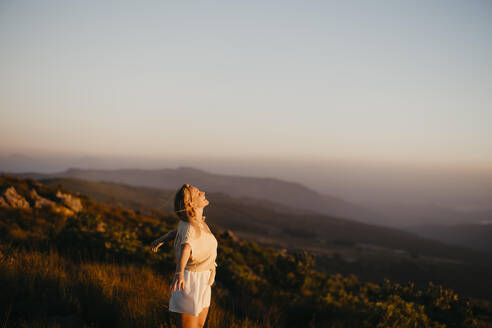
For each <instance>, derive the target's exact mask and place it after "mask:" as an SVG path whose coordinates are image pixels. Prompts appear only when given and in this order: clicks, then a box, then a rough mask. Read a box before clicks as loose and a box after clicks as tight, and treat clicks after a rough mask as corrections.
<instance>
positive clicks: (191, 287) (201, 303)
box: [169, 270, 212, 316]
mask: <svg viewBox="0 0 492 328" xmlns="http://www.w3.org/2000/svg"><path fill="white" fill-rule="evenodd" d="M210 274H211V271H210V270H207V271H200V272H194V271H188V270H184V290H183V289H181V290H175V291H172V292H171V298H170V299H169V311H171V312H178V313H186V314H189V315H194V316H198V314H199V313H200V312H202V310H203V308H205V307H208V306H210V297H211V294H212V288H211V287H210V285H209V284H208V279H209V278H210Z"/></svg>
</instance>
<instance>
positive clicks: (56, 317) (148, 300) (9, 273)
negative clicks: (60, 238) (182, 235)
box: [0, 249, 280, 328]
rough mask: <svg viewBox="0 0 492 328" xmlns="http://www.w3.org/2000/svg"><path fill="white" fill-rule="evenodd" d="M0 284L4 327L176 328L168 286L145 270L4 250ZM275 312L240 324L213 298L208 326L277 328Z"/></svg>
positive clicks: (0, 307)
mask: <svg viewBox="0 0 492 328" xmlns="http://www.w3.org/2000/svg"><path fill="white" fill-rule="evenodd" d="M0 280H1V281H3V282H6V285H7V290H6V292H2V295H1V296H0V300H1V304H2V305H0V313H1V315H2V317H1V321H0V324H1V325H2V326H5V327H11V324H13V325H14V326H18V327H51V328H54V327H63V326H73V327H102V326H117V327H162V328H164V327H171V328H173V327H176V324H175V321H174V318H173V317H172V316H171V315H170V312H169V311H168V303H169V297H170V291H169V280H168V278H167V277H165V276H162V275H160V274H159V273H156V272H154V271H153V270H152V269H151V268H149V267H146V266H142V267H139V266H137V265H135V264H129V265H123V264H118V263H98V262H80V263H77V262H73V261H70V260H68V259H66V258H64V257H62V256H61V255H59V254H58V253H57V252H54V251H51V252H49V253H47V254H44V253H41V252H37V251H31V252H29V251H20V250H11V251H5V249H3V251H2V250H0ZM213 293H215V287H214V289H213ZM213 296H215V295H213ZM33 309H36V310H34V311H33ZM274 309H275V308H272V310H270V311H267V313H265V315H264V317H263V318H262V319H259V320H255V321H254V320H252V319H249V318H245V319H240V318H237V317H236V316H235V315H234V311H230V310H228V309H226V310H225V309H223V308H222V307H221V306H220V305H218V303H217V301H216V300H215V299H214V298H213V299H212V303H211V306H210V310H209V315H208V320H207V325H208V327H224V328H225V327H228V328H239V327H241V328H243V327H244V328H259V327H267V328H268V327H274V326H275V325H272V324H271V322H275V321H276V320H275V318H279V317H280V313H278V312H275V310H274Z"/></svg>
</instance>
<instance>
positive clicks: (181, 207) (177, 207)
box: [174, 183, 200, 236]
mask: <svg viewBox="0 0 492 328" xmlns="http://www.w3.org/2000/svg"><path fill="white" fill-rule="evenodd" d="M190 187H191V186H190V185H189V184H187V183H186V184H184V185H183V186H182V187H181V188H180V189H179V190H178V191H177V192H176V195H175V196H174V211H175V212H176V215H178V217H179V219H180V220H182V221H185V222H188V223H189V224H190V225H191V226H193V227H194V228H195V231H196V233H197V236H199V235H200V225H199V224H200V222H198V220H197V219H196V214H195V209H194V208H193V207H192V206H191V203H192V201H193V199H192V196H191V190H190Z"/></svg>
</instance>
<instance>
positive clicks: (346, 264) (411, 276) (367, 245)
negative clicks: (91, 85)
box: [42, 179, 492, 298]
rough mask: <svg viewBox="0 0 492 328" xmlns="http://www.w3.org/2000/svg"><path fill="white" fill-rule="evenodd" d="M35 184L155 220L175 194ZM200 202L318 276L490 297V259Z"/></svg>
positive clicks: (281, 212) (277, 213)
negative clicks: (310, 260)
mask: <svg viewBox="0 0 492 328" xmlns="http://www.w3.org/2000/svg"><path fill="white" fill-rule="evenodd" d="M42 181H43V183H46V184H48V185H52V186H60V187H63V188H66V189H67V190H69V191H71V192H74V193H75V192H81V193H84V194H87V195H89V196H90V197H91V198H94V199H96V200H98V201H101V202H104V203H106V204H108V205H111V206H120V207H122V208H131V209H133V210H135V211H138V212H139V213H143V214H146V215H150V216H154V217H159V216H160V215H161V214H162V213H169V212H170V211H171V210H172V199H173V197H174V191H166V190H160V189H153V188H146V187H134V186H128V185H122V184H116V183H105V182H92V181H84V180H79V179H47V180H42ZM207 197H208V198H209V199H210V201H211V205H210V206H208V207H207V208H206V209H205V214H206V215H207V217H208V221H209V222H211V223H212V224H213V225H214V226H216V227H218V228H221V229H231V230H233V231H234V233H235V234H237V235H238V236H239V237H242V238H246V239H249V240H253V241H256V242H260V243H264V244H268V245H273V246H276V247H278V248H286V249H289V250H293V251H295V250H309V251H311V252H313V254H316V256H317V257H318V261H317V268H318V269H319V270H322V271H325V272H329V273H334V272H343V273H345V274H350V273H354V274H357V275H358V276H359V277H360V278H362V279H365V280H369V281H373V282H377V283H379V282H381V281H383V279H384V278H388V279H391V280H393V281H398V282H402V283H404V282H407V281H408V280H412V281H413V282H414V283H415V284H416V285H417V286H424V285H425V284H426V283H427V281H429V280H433V281H438V282H440V283H442V284H444V285H446V286H449V287H451V288H454V289H456V290H458V291H460V292H463V293H466V294H469V295H474V296H477V297H486V298H492V287H489V285H488V284H486V283H485V282H486V281H488V279H489V278H488V277H489V276H490V275H492V268H491V263H492V261H491V257H492V256H491V254H488V253H482V252H478V251H473V250H470V249H467V248H464V247H457V246H450V245H446V244H443V243H440V242H435V241H432V240H429V239H425V238H422V237H418V236H416V235H414V234H411V233H407V232H402V231H399V230H396V229H390V228H384V227H379V226H371V225H367V224H364V223H360V222H357V221H353V220H346V219H340V218H333V217H330V216H323V215H319V214H313V213H302V212H299V211H297V212H294V210H293V209H291V208H288V207H285V206H283V205H279V204H276V203H272V202H268V201H258V200H255V199H237V198H233V197H230V196H228V195H225V194H222V193H208V192H207ZM160 213H161V214H160ZM484 284H485V287H484Z"/></svg>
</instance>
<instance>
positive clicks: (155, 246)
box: [150, 239, 163, 253]
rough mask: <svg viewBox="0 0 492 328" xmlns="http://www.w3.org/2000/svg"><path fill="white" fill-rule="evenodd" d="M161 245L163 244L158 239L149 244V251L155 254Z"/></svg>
mask: <svg viewBox="0 0 492 328" xmlns="http://www.w3.org/2000/svg"><path fill="white" fill-rule="evenodd" d="M162 244H163V243H162V242H161V241H160V240H159V239H156V240H154V241H153V242H152V243H151V244H150V249H152V252H154V253H157V251H158V250H159V247H161V246H162Z"/></svg>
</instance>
